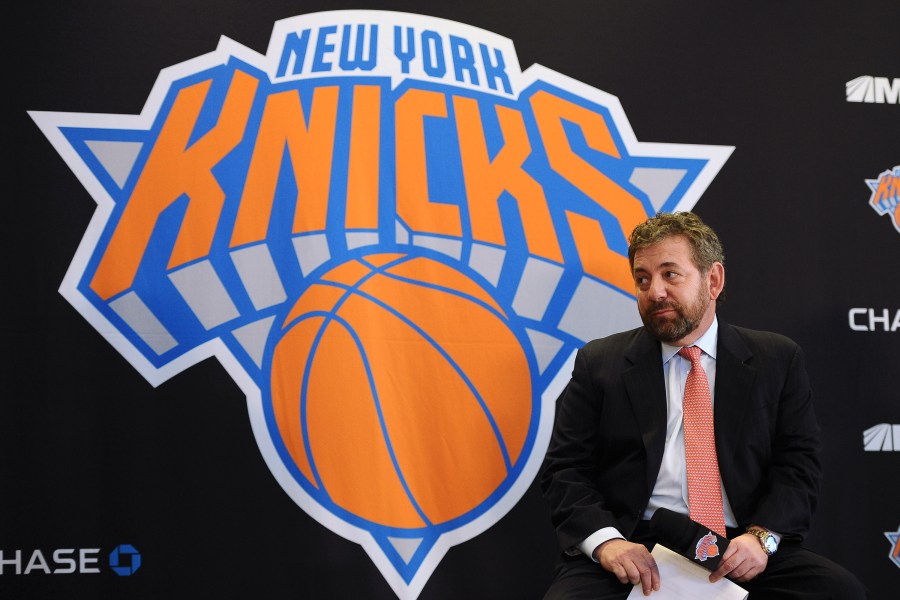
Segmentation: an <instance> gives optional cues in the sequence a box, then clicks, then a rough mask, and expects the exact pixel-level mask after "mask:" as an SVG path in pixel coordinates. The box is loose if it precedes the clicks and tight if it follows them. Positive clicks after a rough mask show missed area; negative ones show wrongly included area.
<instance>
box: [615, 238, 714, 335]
mask: <svg viewBox="0 0 900 600" xmlns="http://www.w3.org/2000/svg"><path fill="white" fill-rule="evenodd" d="M633 274H634V283H635V293H636V295H637V302H638V312H640V314H641V320H642V321H643V322H644V326H645V327H646V328H647V330H648V331H649V332H650V333H651V334H652V335H653V336H654V337H656V338H657V339H658V340H660V341H663V342H667V343H669V344H673V345H676V346H684V345H689V344H692V343H693V342H694V341H696V339H697V338H699V337H700V336H701V335H703V333H705V332H706V330H707V328H709V326H710V325H711V324H712V321H713V318H714V317H715V312H716V308H715V303H714V302H713V300H714V299H715V298H716V297H717V296H718V295H719V292H721V289H722V286H723V285H724V269H723V268H722V265H721V264H720V263H715V264H714V265H713V267H711V268H710V270H709V272H707V273H701V272H700V270H699V269H698V268H697V267H696V265H694V261H693V259H692V258H691V245H690V243H689V242H688V241H687V239H686V238H685V237H683V236H680V235H679V236H673V237H670V238H666V239H664V240H663V241H661V242H658V243H656V244H654V245H652V246H649V247H647V248H643V249H641V250H638V251H637V252H636V253H635V255H634V270H633Z"/></svg>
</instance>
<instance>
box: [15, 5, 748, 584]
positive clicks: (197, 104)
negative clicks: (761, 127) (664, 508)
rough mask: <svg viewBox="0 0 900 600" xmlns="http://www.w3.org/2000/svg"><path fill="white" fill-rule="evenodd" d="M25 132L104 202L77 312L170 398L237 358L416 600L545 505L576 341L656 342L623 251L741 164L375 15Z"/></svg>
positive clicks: (427, 27) (272, 427)
mask: <svg viewBox="0 0 900 600" xmlns="http://www.w3.org/2000/svg"><path fill="white" fill-rule="evenodd" d="M31 114H32V117H33V118H34V120H35V121H36V122H37V124H38V126H39V127H40V128H41V130H42V131H43V132H44V134H45V135H46V136H47V138H48V139H49V140H50V141H51V143H52V144H53V146H54V147H55V148H56V149H57V151H58V152H59V153H60V155H61V156H62V157H63V159H64V160H65V161H66V162H67V163H68V164H69V166H70V167H71V168H72V170H73V171H74V172H75V174H76V175H77V177H78V178H79V180H80V181H81V183H82V184H83V185H84V186H85V188H86V189H87V190H88V191H89V192H90V193H91V195H92V196H93V198H94V199H95V200H96V202H97V205H98V209H97V212H96V214H95V216H94V218H93V220H92V222H91V224H90V226H89V228H88V230H87V232H86V233H85V236H84V239H83V242H82V244H81V246H80V247H79V249H78V252H77V254H76V255H75V258H74V260H73V261H72V264H71V267H70V268H69V271H68V273H67V275H66V278H65V280H64V281H63V284H62V286H61V293H62V294H63V295H64V296H65V297H66V298H67V299H68V300H69V301H70V302H71V303H72V304H73V306H75V307H76V308H77V309H78V310H79V311H80V312H81V314H82V315H83V316H84V317H85V318H86V319H87V320H88V321H90V322H91V323H92V324H93V326H94V327H95V328H96V329H97V330H98V331H99V332H101V333H102V335H104V336H105V337H106V339H107V340H108V341H109V342H110V343H111V344H113V345H114V346H115V347H116V348H117V349H118V350H119V351H120V352H121V353H122V354H123V355H124V356H125V357H126V358H127V359H128V360H129V362H130V363H131V364H132V365H133V366H134V367H135V368H136V369H137V370H138V371H139V372H140V373H141V374H142V375H143V376H144V377H145V378H146V379H147V380H148V381H149V382H151V383H152V384H153V385H158V384H160V383H161V382H163V381H165V380H167V379H168V378H170V377H172V376H174V375H175V374H177V373H179V372H181V371H183V370H185V369H187V368H189V367H191V366H192V365H194V364H196V363H197V362H199V361H201V360H204V359H205V358H207V357H210V356H215V357H217V358H218V360H219V361H220V362H221V363H222V364H223V365H224V367H225V368H226V370H227V371H228V373H229V374H230V376H231V377H233V378H234V380H235V381H236V382H237V383H238V385H239V386H240V387H241V389H242V390H243V391H244V393H245V394H246V396H247V404H248V409H249V414H250V420H251V423H252V426H253V431H254V434H255V436H256V440H257V443H258V444H259V447H260V450H261V452H262V455H263V456H264V458H265V461H266V463H267V465H268V467H269V469H270V470H271V471H272V473H273V475H274V476H275V478H276V479H277V480H278V482H279V483H280V484H281V486H282V487H283V488H284V490H285V492H286V493H287V494H289V495H290V497H291V498H293V499H294V501H295V502H296V503H297V505H298V506H300V507H301V508H302V509H303V510H305V511H306V512H307V513H308V514H309V515H311V516H312V517H313V518H314V519H316V520H318V521H319V522H320V523H322V524H323V525H325V526H326V527H328V528H329V529H331V530H332V531H334V532H336V533H338V534H339V535H342V536H344V537H345V538H347V539H349V540H352V541H355V542H356V543H359V544H360V545H362V546H363V548H364V549H365V550H366V552H367V553H368V555H369V556H370V557H371V559H372V560H373V562H374V563H375V564H376V565H377V566H378V568H379V570H380V571H381V573H382V574H383V575H384V577H385V579H386V580H387V581H388V583H389V584H390V586H391V587H392V589H393V590H394V591H395V593H396V594H397V595H398V596H400V597H404V598H414V597H416V596H417V595H418V594H419V592H420V591H421V589H422V587H423V586H424V585H425V583H426V581H427V580H428V578H429V576H430V575H431V573H432V572H433V571H434V569H435V568H436V567H437V565H438V564H439V562H440V560H441V558H442V557H443V555H444V554H445V553H446V551H447V550H448V549H449V548H450V547H451V546H453V545H455V544H459V543H461V542H463V541H466V540H468V539H471V538H472V537H474V536H476V535H478V534H479V533H481V532H483V531H484V530H486V529H487V528H489V527H491V526H492V525H493V524H494V523H496V522H497V521H498V520H499V519H500V518H501V517H503V515H505V514H506V513H507V512H508V511H509V509H510V508H511V507H512V506H513V505H514V504H515V503H516V502H517V501H518V500H519V498H520V497H521V496H522V494H523V493H524V492H525V490H526V489H527V488H528V486H529V484H530V483H531V481H532V479H533V478H534V476H535V474H536V472H537V470H538V468H539V466H540V462H541V460H542V457H543V454H544V452H545V450H546V447H547V443H548V440H549V435H550V429H551V425H552V418H553V403H554V400H555V399H556V397H557V396H558V394H559V393H560V391H561V390H562V388H563V386H564V385H565V382H566V381H567V379H568V374H569V373H570V372H571V366H572V361H573V355H574V352H575V350H576V349H577V348H578V347H579V346H581V345H582V344H583V343H584V342H585V341H586V340H589V339H592V338H594V337H598V336H602V335H605V334H609V333H612V332H615V331H620V330H623V329H626V328H629V327H633V326H637V325H638V324H639V321H638V318H637V311H636V309H635V307H634V297H633V294H632V290H633V284H632V281H631V278H630V274H629V268H628V259H627V256H626V251H627V242H626V237H627V235H628V234H629V233H630V232H631V230H632V229H633V227H634V226H635V225H636V224H638V223H640V222H641V221H643V220H644V219H646V218H647V217H648V216H649V215H652V214H654V213H656V212H657V211H676V210H688V209H690V208H692V207H693V206H694V204H695V203H696V202H697V199H698V198H699V196H700V194H701V193H702V192H703V191H704V190H705V189H706V187H707V185H708V184H709V183H710V182H711V181H712V179H713V177H714V176H715V175H716V173H717V172H718V171H719V169H720V168H721V167H722V165H723V164H724V162H725V161H726V159H727V158H728V156H729V155H730V153H731V151H732V150H733V148H732V147H719V146H693V145H681V144H662V143H645V142H638V141H637V140H636V139H635V137H634V134H633V132H632V130H631V127H630V126H629V124H628V120H627V119H626V117H625V114H624V112H623V110H622V107H621V106H620V104H619V102H618V100H617V99H616V98H614V97H613V96H610V95H609V94H606V93H604V92H602V91H599V90H597V89H594V88H591V87H589V86H587V85H585V84H582V83H579V82H577V81H574V80H572V79H569V78H567V77H565V76H564V75H561V74H559V73H556V72H553V71H550V70H549V69H546V68H544V67H541V66H538V65H534V66H532V67H530V68H529V69H527V70H526V71H524V72H523V71H521V70H520V67H519V63H518V58H517V56H516V52H515V49H514V47H513V44H512V42H511V41H510V40H508V39H506V38H503V37H500V36H498V35H495V34H493V33H490V32H487V31H484V30H481V29H477V28H474V27H470V26H467V25H463V24H460V23H455V22H451V21H445V20H441V19H434V18H430V17H424V16H419V15H412V14H404V13H394V12H376V11H336V12H323V13H317V14H312V15H306V16H300V17H295V18H291V19H287V20H284V21H280V22H278V23H276V25H275V28H274V32H273V35H272V39H271V42H270V44H269V49H268V51H267V53H266V54H265V55H261V54H258V53H256V52H254V51H253V50H250V49H248V48H246V47H244V46H241V45H240V44H238V43H236V42H234V41H231V40H229V39H227V38H222V40H221V42H220V44H219V47H218V48H217V49H216V51H215V52H212V53H210V54H207V55H204V56H201V57H198V58H196V59H193V60H190V61H187V62H185V63H182V64H179V65H175V66H172V67H169V68H167V69H165V70H163V71H162V72H161V74H160V76H159V78H158V80H157V82H156V84H155V86H154V87H153V90H152V91H151V93H150V97H149V98H148V100H147V103H146V105H145V107H144V109H143V111H142V113H141V114H140V115H136V116H129V115H103V114H73V113H46V112H33V113H31ZM119 560H120V561H121V560H123V551H122V550H120V554H119ZM131 564H132V567H133V566H134V562H133V558H132V563H131Z"/></svg>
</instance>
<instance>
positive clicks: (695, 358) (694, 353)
mask: <svg viewBox="0 0 900 600" xmlns="http://www.w3.org/2000/svg"><path fill="white" fill-rule="evenodd" d="M700 352H701V350H700V348H698V347H697V346H685V347H684V348H682V349H681V350H679V351H678V354H679V355H680V356H683V357H684V358H686V359H688V360H689V361H691V365H692V366H693V365H696V364H698V363H699V361H700Z"/></svg>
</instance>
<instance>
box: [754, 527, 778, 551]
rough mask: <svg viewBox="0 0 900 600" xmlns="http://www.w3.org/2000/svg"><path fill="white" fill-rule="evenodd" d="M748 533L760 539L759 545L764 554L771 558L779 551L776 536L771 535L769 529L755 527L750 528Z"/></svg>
mask: <svg viewBox="0 0 900 600" xmlns="http://www.w3.org/2000/svg"><path fill="white" fill-rule="evenodd" d="M747 533H749V534H750V535H755V536H756V537H757V538H758V539H759V545H760V546H762V549H763V552H765V553H766V554H768V555H769V556H772V555H773V554H775V551H776V550H778V542H777V541H776V540H775V536H773V535H772V534H771V533H769V530H768V529H764V528H762V527H756V526H754V527H750V528H748V529H747Z"/></svg>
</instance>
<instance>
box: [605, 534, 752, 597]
mask: <svg viewBox="0 0 900 600" xmlns="http://www.w3.org/2000/svg"><path fill="white" fill-rule="evenodd" d="M754 539H755V538H754ZM756 545H757V546H759V542H757V544H756ZM594 558H595V559H597V562H599V563H600V566H601V567H603V568H604V569H606V570H607V571H610V572H611V573H612V574H614V575H615V576H616V577H617V578H618V579H619V581H620V582H622V583H631V584H632V585H637V584H638V583H640V584H641V587H642V588H643V591H644V595H645V596H649V595H650V592H656V591H659V568H658V567H657V566H656V561H655V560H654V559H653V557H652V556H651V555H650V552H648V551H647V548H645V547H644V546H643V545H641V544H633V543H631V542H629V541H626V540H621V539H614V540H609V541H607V542H603V543H602V544H600V545H599V546H597V548H596V549H594Z"/></svg>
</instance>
